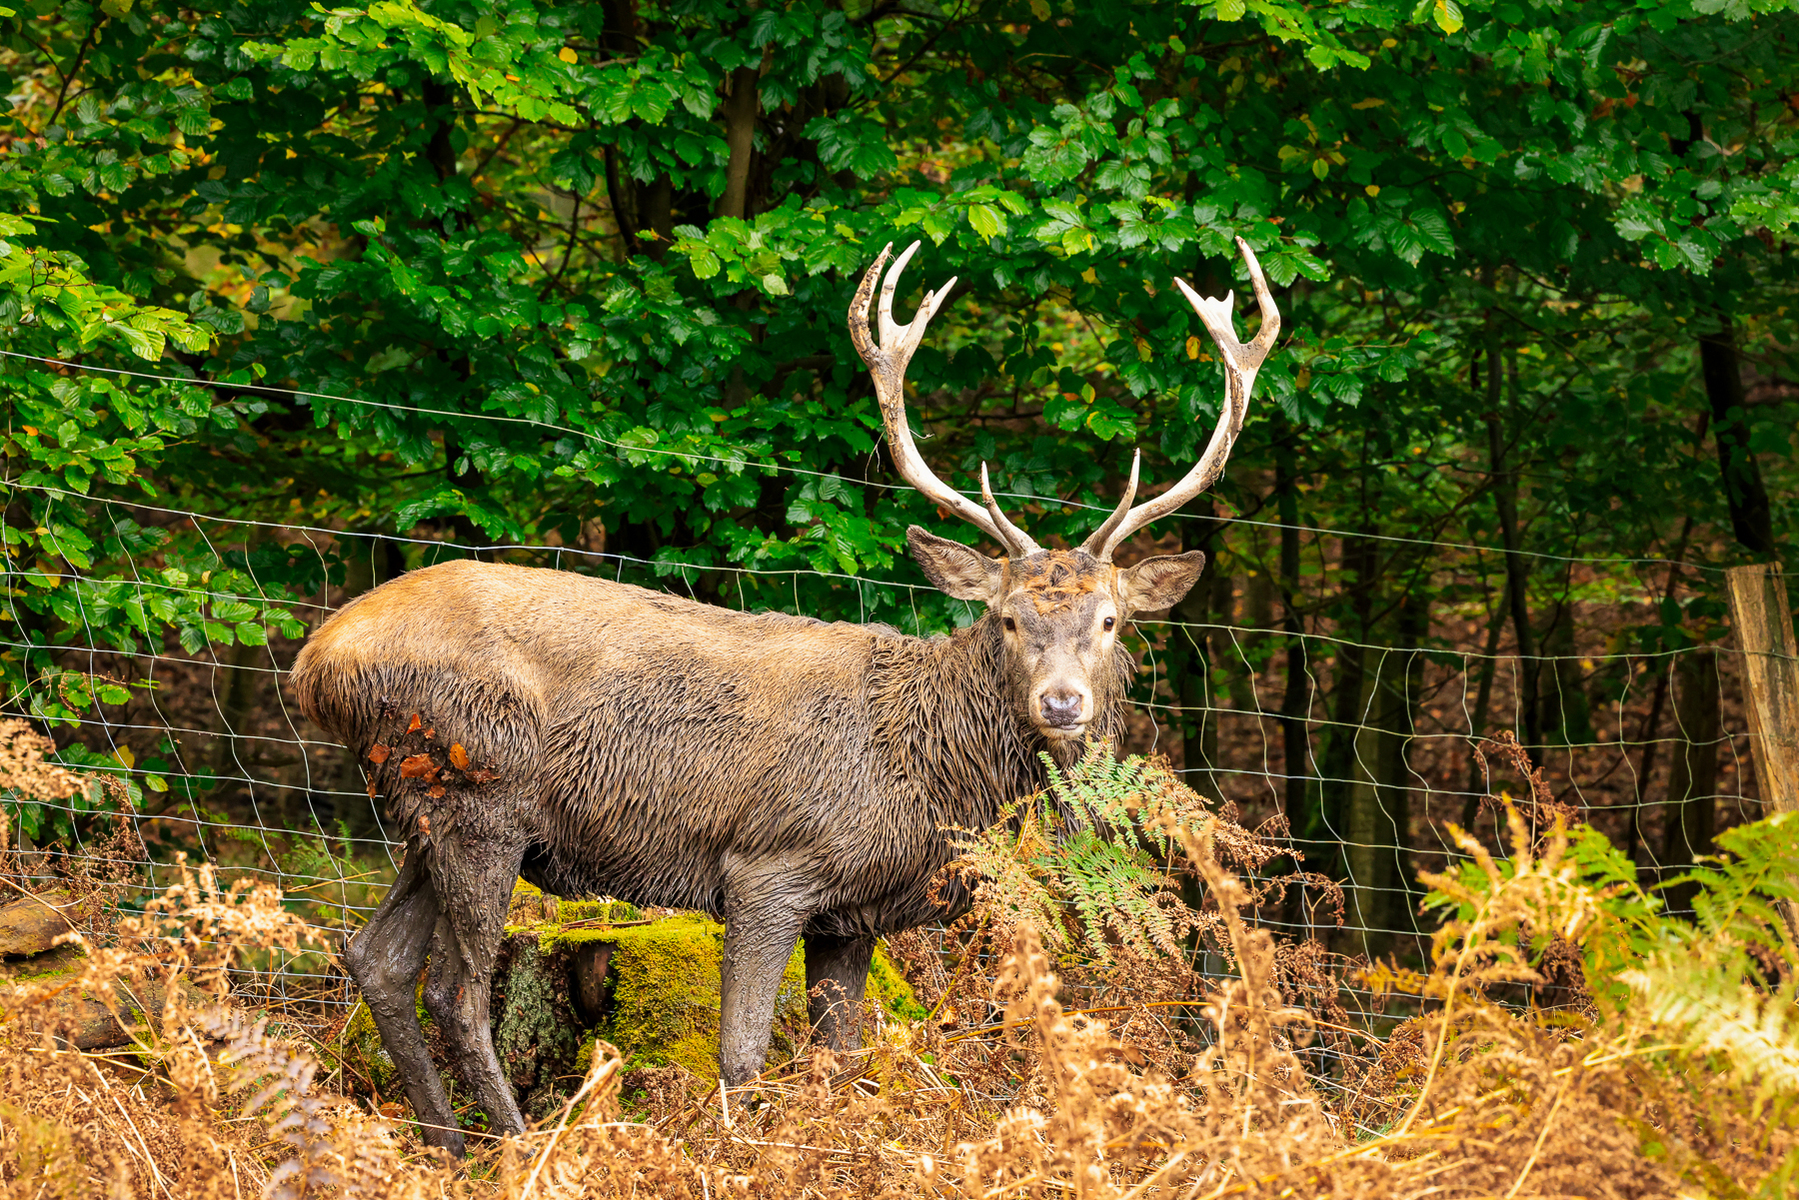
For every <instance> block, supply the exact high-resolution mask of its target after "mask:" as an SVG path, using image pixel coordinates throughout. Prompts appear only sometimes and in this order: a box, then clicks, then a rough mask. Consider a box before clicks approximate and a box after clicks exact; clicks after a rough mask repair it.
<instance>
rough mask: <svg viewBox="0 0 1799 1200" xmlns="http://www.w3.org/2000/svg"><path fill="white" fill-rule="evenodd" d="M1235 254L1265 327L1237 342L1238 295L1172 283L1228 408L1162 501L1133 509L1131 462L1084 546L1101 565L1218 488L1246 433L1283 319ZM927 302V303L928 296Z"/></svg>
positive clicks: (1252, 259)
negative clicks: (1207, 340) (1215, 359)
mask: <svg viewBox="0 0 1799 1200" xmlns="http://www.w3.org/2000/svg"><path fill="white" fill-rule="evenodd" d="M1237 249H1238V250H1239V251H1240V252H1241V253H1242V255H1243V262H1244V264H1245V265H1247V266H1248V267H1249V279H1250V282H1251V283H1252V284H1253V285H1254V286H1255V289H1256V304H1257V305H1258V306H1260V308H1261V310H1262V328H1261V329H1259V330H1257V331H1256V336H1255V340H1254V341H1252V342H1247V343H1245V342H1239V341H1238V340H1237V331H1236V328H1235V327H1234V326H1233V324H1232V321H1231V302H1232V301H1233V300H1234V299H1235V293H1232V292H1226V293H1225V295H1224V299H1222V300H1212V299H1202V298H1201V297H1200V296H1199V294H1198V293H1197V292H1195V291H1194V290H1193V289H1192V288H1190V287H1188V286H1187V284H1186V281H1185V280H1181V279H1176V280H1175V281H1174V282H1175V284H1176V285H1177V286H1178V287H1179V288H1180V289H1181V291H1182V293H1183V294H1185V295H1186V297H1187V302H1188V303H1189V304H1191V305H1192V306H1193V311H1194V312H1196V313H1198V314H1199V319H1200V320H1201V321H1203V322H1205V326H1206V332H1208V333H1210V334H1211V335H1212V341H1213V343H1214V344H1215V345H1216V346H1217V347H1218V355H1219V357H1220V358H1222V359H1223V360H1224V374H1225V400H1224V409H1223V411H1222V412H1220V413H1219V414H1218V427H1217V428H1216V429H1214V430H1213V431H1212V440H1211V441H1210V442H1209V443H1207V445H1206V452H1205V453H1204V454H1202V455H1200V458H1199V461H1198V462H1197V463H1194V464H1193V469H1192V470H1191V471H1188V472H1187V474H1186V477H1185V478H1183V479H1182V480H1181V481H1180V482H1179V483H1177V484H1175V485H1174V486H1173V487H1171V488H1169V489H1168V490H1167V491H1165V492H1163V493H1162V494H1161V495H1160V496H1156V497H1154V498H1153V499H1150V500H1145V501H1144V502H1143V503H1142V504H1139V505H1138V506H1137V507H1135V508H1132V507H1131V501H1132V500H1133V499H1135V498H1136V494H1137V466H1138V463H1139V462H1140V461H1141V459H1142V454H1141V452H1139V453H1138V456H1137V458H1135V459H1133V460H1132V462H1131V482H1130V485H1129V486H1128V487H1126V488H1125V490H1124V499H1123V500H1121V501H1119V502H1118V508H1117V509H1116V510H1114V512H1113V513H1112V515H1111V516H1109V517H1107V518H1106V521H1105V524H1103V525H1101V526H1100V527H1099V528H1098V529H1096V530H1094V531H1093V536H1092V537H1090V538H1088V539H1087V540H1086V542H1085V543H1083V544H1082V546H1081V549H1083V550H1085V551H1086V552H1087V553H1089V554H1091V555H1093V557H1095V558H1097V559H1099V560H1100V561H1101V562H1110V561H1112V552H1113V551H1114V550H1116V549H1117V548H1118V547H1119V545H1120V544H1122V543H1123V542H1124V540H1125V539H1126V538H1128V537H1130V536H1131V535H1132V534H1133V533H1136V532H1137V531H1138V530H1139V529H1142V528H1143V527H1144V526H1145V525H1147V524H1149V523H1150V522H1151V521H1154V520H1156V519H1157V518H1158V517H1165V516H1167V515H1168V514H1169V513H1171V512H1173V511H1174V510H1175V509H1177V508H1179V507H1180V506H1181V505H1183V504H1185V503H1186V502H1187V501H1189V500H1191V499H1193V497H1195V496H1197V495H1199V494H1200V493H1201V492H1203V491H1205V490H1206V489H1207V488H1209V487H1211V486H1212V485H1213V484H1215V483H1217V482H1218V479H1219V477H1220V476H1222V475H1223V474H1224V464H1225V463H1226V462H1227V461H1228V460H1229V459H1230V456H1231V447H1233V446H1235V445H1236V443H1237V435H1238V434H1239V433H1241V432H1242V431H1243V418H1244V417H1245V416H1247V415H1248V413H1249V392H1250V389H1251V388H1253V387H1254V386H1255V382H1256V372H1257V371H1259V370H1261V369H1262V362H1263V360H1265V359H1266V358H1267V357H1268V351H1269V350H1271V349H1273V348H1274V339H1275V338H1277V337H1279V336H1280V331H1281V314H1280V310H1279V309H1278V308H1276V307H1275V306H1274V296H1273V295H1272V294H1270V292H1269V291H1268V280H1267V279H1266V278H1264V277H1263V275H1262V264H1261V263H1259V262H1257V261H1256V255H1255V251H1253V250H1251V249H1250V248H1249V243H1247V242H1245V241H1244V240H1243V239H1242V238H1238V239H1237ZM926 299H927V301H928V300H929V297H926ZM920 311H922V310H920Z"/></svg>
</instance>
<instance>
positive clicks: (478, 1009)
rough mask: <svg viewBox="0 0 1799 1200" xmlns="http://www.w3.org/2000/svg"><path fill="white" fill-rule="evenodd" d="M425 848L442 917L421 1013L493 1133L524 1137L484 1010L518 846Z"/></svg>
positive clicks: (452, 843)
mask: <svg viewBox="0 0 1799 1200" xmlns="http://www.w3.org/2000/svg"><path fill="white" fill-rule="evenodd" d="M432 849H433V854H432V857H431V877H432V882H433V883H434V884H435V885H436V888H437V895H438V901H439V904H440V905H441V913H442V915H441V918H440V920H439V923H438V929H437V935H436V938H435V940H434V941H433V943H432V946H431V956H432V960H433V961H432V963H431V974H430V977H429V978H428V979H427V980H426V983H425V1008H426V1010H427V1011H429V1012H430V1014H431V1019H432V1020H434V1021H436V1022H437V1024H438V1027H439V1028H440V1029H442V1030H443V1034H444V1046H445V1048H446V1049H447V1050H448V1051H449V1053H450V1057H451V1058H452V1059H453V1060H454V1061H455V1064H456V1067H457V1069H458V1070H459V1071H460V1072H461V1073H462V1077H463V1078H464V1079H465V1080H467V1081H468V1084H469V1086H470V1087H471V1088H473V1089H474V1092H475V1100H476V1102H477V1103H479V1104H480V1105H481V1107H482V1109H483V1110H484V1111H485V1112H486V1113H487V1117H488V1120H489V1122H490V1123H491V1124H492V1126H493V1128H494V1130H495V1131H496V1132H500V1133H523V1132H524V1131H525V1118H524V1114H523V1113H521V1112H519V1107H518V1099H517V1098H516V1097H515V1096H514V1095H513V1094H512V1084H511V1083H510V1082H509V1081H508V1080H507V1079H506V1076H505V1073H504V1072H503V1071H501V1069H500V1060H499V1057H498V1056H497V1055H496V1054H495V1053H494V1048H493V1029H492V1026H491V1024H490V1021H489V1016H488V1005H489V1001H490V1000H491V998H492V991H493V966H494V960H495V959H496V958H498V957H499V952H500V939H501V938H502V937H503V936H504V935H505V926H506V908H507V904H508V902H509V901H510V900H511V898H512V887H513V884H514V883H516V882H517V881H518V868H519V863H520V862H521V861H523V859H524V845H523V844H522V842H516V841H514V840H510V839H508V840H499V839H492V838H486V837H480V836H465V837H458V836H456V835H454V834H452V835H449V836H445V837H441V838H439V839H437V840H436V841H435V842H434V843H433V846H432Z"/></svg>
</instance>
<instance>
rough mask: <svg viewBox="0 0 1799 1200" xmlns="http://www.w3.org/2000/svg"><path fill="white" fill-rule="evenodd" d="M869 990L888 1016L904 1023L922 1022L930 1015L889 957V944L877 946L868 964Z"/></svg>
mask: <svg viewBox="0 0 1799 1200" xmlns="http://www.w3.org/2000/svg"><path fill="white" fill-rule="evenodd" d="M868 990H869V992H870V993H871V994H872V995H873V996H874V997H875V998H876V999H877V1000H879V1001H880V1002H881V1008H882V1009H883V1010H885V1011H886V1013H887V1015H888V1016H892V1017H898V1018H899V1019H900V1020H902V1021H922V1020H924V1019H925V1018H926V1017H927V1016H929V1015H930V1014H929V1013H928V1012H926V1011H925V1007H924V1005H922V1004H920V1003H919V1002H918V997H917V996H916V995H915V994H914V993H913V991H912V985H911V984H909V983H907V982H906V977H905V976H904V975H902V974H900V969H899V968H898V967H897V966H895V965H894V962H893V960H892V959H891V958H889V957H887V943H886V942H885V941H882V942H879V943H877V944H876V945H875V956H874V958H873V959H872V960H871V961H870V962H869V964H868Z"/></svg>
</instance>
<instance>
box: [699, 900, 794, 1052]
mask: <svg viewBox="0 0 1799 1200" xmlns="http://www.w3.org/2000/svg"><path fill="white" fill-rule="evenodd" d="M805 921H806V914H804V913H801V912H796V911H794V910H793V909H791V908H789V907H786V906H784V905H782V904H779V903H758V902H757V901H756V900H755V899H754V898H753V897H752V898H747V899H745V900H735V899H734V900H732V901H731V902H729V903H728V904H727V905H726V911H725V956H724V965H723V970H722V972H721V975H720V979H719V992H720V1004H719V1016H718V1025H719V1029H718V1066H719V1074H720V1076H722V1077H723V1079H724V1081H725V1083H726V1084H728V1085H730V1086H732V1087H736V1086H737V1085H738V1084H741V1083H746V1082H748V1081H749V1080H751V1079H754V1078H755V1077H756V1076H757V1075H759V1074H761V1072H762V1065H763V1063H764V1062H765V1061H766V1060H767V1058H768V1040H769V1026H770V1025H771V1024H772V1023H773V1021H774V1016H775V997H776V995H777V993H779V992H780V990H781V975H782V973H783V972H785V971H786V970H787V960H788V959H790V958H792V957H793V948H794V946H796V945H798V944H799V940H800V929H801V927H802V926H803V925H804V924H805Z"/></svg>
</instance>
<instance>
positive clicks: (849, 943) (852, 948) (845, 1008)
mask: <svg viewBox="0 0 1799 1200" xmlns="http://www.w3.org/2000/svg"><path fill="white" fill-rule="evenodd" d="M874 952H875V940H874V939H873V938H846V937H826V936H824V935H822V934H811V933H809V934H807V935H806V1009H807V1012H806V1015H807V1017H808V1018H809V1019H810V1020H811V1022H812V1028H813V1029H814V1030H816V1031H817V1035H818V1038H819V1040H821V1041H823V1042H824V1043H825V1045H827V1046H829V1047H830V1048H831V1049H833V1050H841V1049H843V1048H844V1046H845V1044H846V1043H847V1042H848V1041H849V1039H850V1037H851V1035H852V1034H853V1033H854V1031H855V1027H856V1013H857V1010H858V1008H859V1007H860V1005H861V1003H862V993H863V992H864V991H865V990H866V988H867V986H868V964H869V960H871V959H872V958H873V957H874Z"/></svg>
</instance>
